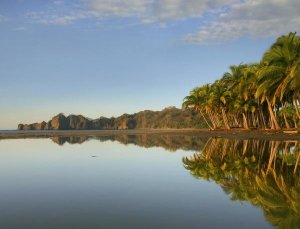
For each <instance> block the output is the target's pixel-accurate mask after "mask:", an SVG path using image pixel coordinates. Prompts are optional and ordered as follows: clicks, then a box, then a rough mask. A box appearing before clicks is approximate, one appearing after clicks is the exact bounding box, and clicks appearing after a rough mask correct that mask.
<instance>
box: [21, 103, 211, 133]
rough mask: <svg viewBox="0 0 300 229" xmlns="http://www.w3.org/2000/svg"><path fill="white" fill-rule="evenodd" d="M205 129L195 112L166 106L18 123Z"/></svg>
mask: <svg viewBox="0 0 300 229" xmlns="http://www.w3.org/2000/svg"><path fill="white" fill-rule="evenodd" d="M149 128H153V129H166V128H176V129H180V128H206V125H205V123H204V122H203V121H202V119H201V117H200V116H199V114H198V113H195V112H194V111H192V110H182V109H178V108H176V107H168V108H165V109H163V110H162V111H150V110H145V111H141V112H138V113H135V114H123V115H121V116H119V117H116V118H115V117H112V118H106V117H100V118H98V119H89V118H87V117H84V116H82V115H69V116H67V117H66V116H65V115H64V114H62V113H61V114H58V115H56V116H54V117H53V118H52V119H51V120H50V121H48V122H45V121H44V122H41V123H33V124H19V125H18V130H116V129H149Z"/></svg>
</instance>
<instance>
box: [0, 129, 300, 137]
mask: <svg viewBox="0 0 300 229" xmlns="http://www.w3.org/2000/svg"><path fill="white" fill-rule="evenodd" d="M119 134H123V135H141V134H168V135H194V136H199V137H201V136H203V137H221V138H231V139H232V138H233V139H270V140H300V131H299V130H298V131H297V130H294V131H284V130H283V131H271V130H244V129H232V130H213V131H211V130H207V129H136V130H59V131H55V130H53V131H46V130H44V131H43V130H42V131H34V130H33V131H18V130H15V131H0V140H1V139H18V138H48V137H73V136H86V137H93V136H105V135H119Z"/></svg>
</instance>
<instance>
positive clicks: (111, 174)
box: [0, 135, 300, 228]
mask: <svg viewBox="0 0 300 229" xmlns="http://www.w3.org/2000/svg"><path fill="white" fill-rule="evenodd" d="M298 154H299V153H298V145H297V143H296V142H288V143H287V142H266V141H253V140H251V141H250V140H249V141H246V140H244V141H234V140H226V139H201V138H197V137H194V136H171V135H170V136H168V135H150V136H149V135H141V136H115V137H113V136H107V137H100V138H82V137H81V138H78V137H73V138H67V137H64V138H52V139H17V140H1V141H0V157H1V158H0V181H1V185H0V212H1V214H0V228H273V227H278V228H298V226H299V222H300V207H299V206H300V188H299V186H300V185H299V179H298V177H299V171H298V170H297V168H296V169H295V165H296V163H298V161H297V158H298Z"/></svg>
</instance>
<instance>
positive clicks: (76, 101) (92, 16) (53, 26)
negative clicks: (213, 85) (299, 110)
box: [0, 0, 300, 129]
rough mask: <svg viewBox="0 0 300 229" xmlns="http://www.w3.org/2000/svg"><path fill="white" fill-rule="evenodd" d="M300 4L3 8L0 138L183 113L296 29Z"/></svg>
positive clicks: (102, 2)
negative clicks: (70, 119)
mask: <svg viewBox="0 0 300 229" xmlns="http://www.w3.org/2000/svg"><path fill="white" fill-rule="evenodd" d="M299 10H300V1H298V0H286V1H280V0H264V1H263V0H247V1H245V0H240V1H238V0H227V1H225V0H201V1H200V0H160V1H159V0H126V1H125V0H123V1H121V0H110V1H107V0H78V1H66V0H65V1H63V0H56V1H55V0H53V1H41V0H13V1H12V0H1V1H0V28H1V30H0V50H1V52H0V60H1V61H0V80H1V81H0V82H1V83H0V93H1V97H0V106H1V112H0V129H15V128H16V127H17V124H18V123H32V122H35V121H42V120H49V119H50V118H51V117H52V116H54V115H55V114H57V113H60V112H63V113H65V114H66V115H68V114H71V113H73V114H83V115H85V116H87V117H91V118H98V117H99V116H108V117H111V116H117V115H120V114H122V113H134V112H137V111H140V110H145V109H151V110H160V109H162V108H164V107H167V106H177V107H180V106H181V102H182V99H183V97H184V96H185V95H187V94H188V93H189V91H190V90H191V89H192V88H193V87H195V86H197V85H201V84H203V83H210V82H213V81H214V80H215V79H217V78H219V77H220V76H222V74H223V73H224V72H226V71H227V69H228V66H229V65H233V64H239V63H241V62H244V63H245V62H246V63H248V62H257V61H258V60H259V59H260V58H261V56H262V54H263V52H264V51H265V50H266V49H267V48H268V47H269V46H270V45H271V44H272V42H273V41H274V39H275V38H276V37H277V36H279V35H282V34H286V33H288V32H289V31H297V29H298V30H299V28H300V15H299Z"/></svg>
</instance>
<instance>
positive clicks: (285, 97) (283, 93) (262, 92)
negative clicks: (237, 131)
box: [182, 33, 300, 130]
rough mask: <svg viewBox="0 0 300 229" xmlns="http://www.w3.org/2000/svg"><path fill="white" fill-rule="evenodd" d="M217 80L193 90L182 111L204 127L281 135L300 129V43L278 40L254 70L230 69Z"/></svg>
mask: <svg viewBox="0 0 300 229" xmlns="http://www.w3.org/2000/svg"><path fill="white" fill-rule="evenodd" d="M229 69H230V71H229V72H226V73H224V75H223V76H222V77H221V79H218V80H216V81H215V82H214V83H212V84H205V85H203V86H200V87H195V88H194V89H193V90H192V91H191V92H190V94H189V95H188V96H186V97H185V98H184V101H183V104H182V105H183V108H185V109H187V108H192V109H194V110H195V111H197V112H199V113H200V115H201V117H202V118H203V120H204V121H205V123H206V124H207V126H208V127H209V128H210V129H212V130H214V129H218V128H226V129H231V128H245V129H250V128H259V129H272V130H280V129H283V128H287V129H290V128H299V126H300V106H299V105H300V103H299V102H300V101H299V95H300V37H299V36H297V35H296V33H289V34H288V35H285V36H281V37H279V38H278V39H277V40H276V42H275V43H274V44H273V45H272V46H271V47H270V48H269V49H268V50H267V51H266V52H265V53H264V55H263V57H262V59H261V61H260V62H259V63H255V64H239V65H233V66H230V67H229Z"/></svg>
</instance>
